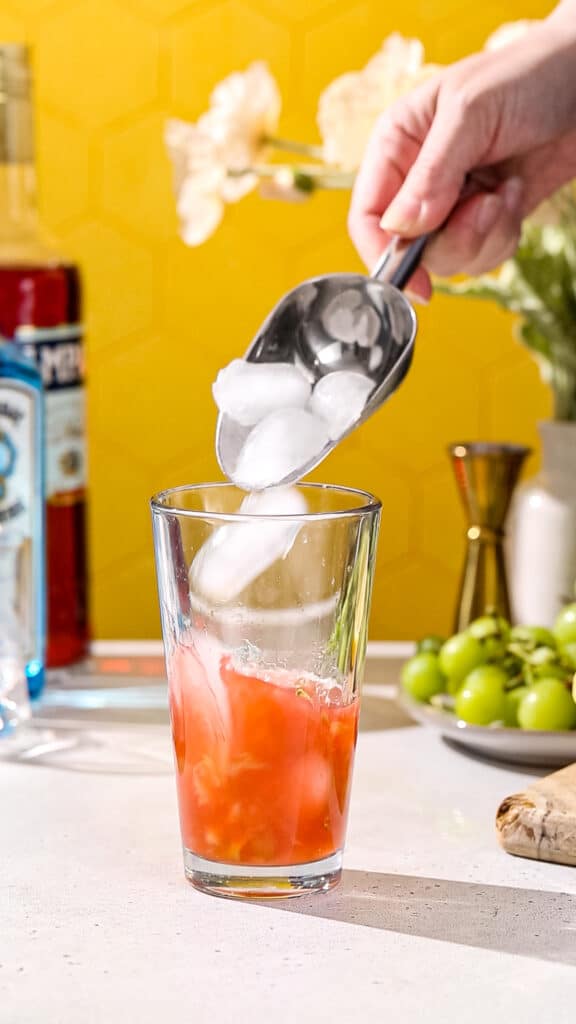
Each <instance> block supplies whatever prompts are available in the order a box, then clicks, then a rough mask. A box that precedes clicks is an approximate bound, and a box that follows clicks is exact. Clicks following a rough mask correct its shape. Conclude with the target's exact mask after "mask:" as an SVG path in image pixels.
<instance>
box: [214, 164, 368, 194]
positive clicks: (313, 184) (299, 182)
mask: <svg viewBox="0 0 576 1024" xmlns="http://www.w3.org/2000/svg"><path fill="white" fill-rule="evenodd" d="M281 172H288V174H290V175H291V176H292V179H293V182H294V187H295V188H299V189H300V190H301V191H302V192H315V191H316V190H317V189H326V190H336V189H345V190H348V189H350V188H351V187H352V185H353V183H354V175H353V174H350V173H349V172H348V171H337V170H331V169H330V168H328V169H327V170H326V168H324V167H314V166H312V167H309V166H306V167H298V166H297V165H292V164H254V165H253V166H252V167H241V168H239V169H238V170H233V169H232V168H230V169H228V171H227V172H226V173H227V175H228V177H229V178H243V177H244V175H246V174H255V175H256V177H258V178H276V177H277V176H278V174H280V173H281Z"/></svg>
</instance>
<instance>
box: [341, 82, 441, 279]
mask: <svg viewBox="0 0 576 1024" xmlns="http://www.w3.org/2000/svg"><path fill="white" fill-rule="evenodd" d="M434 95H435V86H434V87H433V85H432V82H427V83H425V84H424V85H423V86H422V87H420V88H419V89H417V90H415V92H414V93H412V94H411V96H410V97H407V98H406V99H404V100H400V101H399V102H398V103H396V104H394V105H393V106H392V107H390V108H389V110H388V111H387V112H386V113H385V114H383V115H382V116H381V117H380V118H379V119H378V121H377V123H376V125H375V128H374V131H373V132H372V135H371V137H370V140H369V142H368V145H367V147H366V152H365V154H364V158H363V160H362V165H361V167H360V170H359V171H358V174H357V176H356V181H355V184H354V190H353V192H352V201H351V204H350V212H349V216H348V230H349V232H350V237H351V239H352V241H353V242H354V245H355V246H356V249H357V250H358V253H359V254H360V256H361V258H362V259H363V261H364V263H365V264H366V266H367V267H368V268H369V269H371V268H372V267H373V266H374V264H375V263H376V261H377V259H378V257H379V256H380V254H381V252H382V249H383V247H384V246H385V245H386V243H387V241H388V239H389V234H387V233H384V232H383V231H382V229H381V227H380V219H381V217H382V214H383V212H384V210H386V208H387V207H388V206H389V204H390V203H391V202H392V200H393V198H394V196H395V195H396V193H397V192H398V191H399V189H400V188H401V187H402V183H403V182H404V180H405V178H406V175H407V174H408V172H409V170H410V167H411V166H412V165H413V163H414V161H415V160H416V159H417V156H418V153H419V151H420V148H421V145H422V142H423V141H424V139H425V137H426V134H427V132H428V130H429V124H430V121H431V118H432V116H433V110H434V102H435V100H434Z"/></svg>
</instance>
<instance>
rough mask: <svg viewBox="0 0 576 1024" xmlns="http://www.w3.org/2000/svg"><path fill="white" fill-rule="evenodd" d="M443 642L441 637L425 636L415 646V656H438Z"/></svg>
mask: <svg viewBox="0 0 576 1024" xmlns="http://www.w3.org/2000/svg"><path fill="white" fill-rule="evenodd" d="M443 643H444V640H443V639H442V637H441V636H425V637H422V640H419V641H418V643H417V644H416V653H417V654H438V652H439V650H440V648H441V647H442V644H443Z"/></svg>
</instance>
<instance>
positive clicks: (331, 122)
mask: <svg viewBox="0 0 576 1024" xmlns="http://www.w3.org/2000/svg"><path fill="white" fill-rule="evenodd" d="M423 60H424V49H423V47H422V44H421V43H420V42H419V40H418V39H404V38H403V37H402V36H401V35H399V34H398V33H397V32H396V33H393V34H392V35H391V36H389V37H388V38H387V39H385V40H384V43H383V44H382V47H381V49H380V50H379V51H378V53H376V54H375V55H374V57H372V58H371V59H370V60H369V61H368V64H367V65H366V67H365V68H363V69H362V70H361V71H355V72H349V73H348V74H345V75H341V76H340V77H339V78H336V79H335V80H334V81H333V82H332V83H331V84H330V85H329V86H328V87H327V88H326V89H325V90H324V92H323V93H322V94H321V96H320V100H319V104H318V127H319V129H320V134H321V136H322V140H323V152H324V159H325V161H326V163H330V164H336V165H337V166H339V167H341V168H343V169H344V170H354V169H356V168H357V167H358V166H359V164H360V162H361V160H362V156H363V153H364V149H365V148H366V144H367V142H368V138H369V136H370V133H371V131H372V128H373V126H374V123H375V121H376V120H377V118H378V116H379V115H380V114H381V113H382V111H383V110H385V109H386V107H388V106H390V104H391V103H393V102H394V101H395V100H396V99H398V97H399V96H401V95H402V94H403V93H405V92H408V91H409V90H410V89H412V88H414V87H415V86H416V85H418V84H419V83H420V82H421V81H422V80H423V79H424V78H427V77H428V76H429V75H432V74H434V73H435V72H436V70H437V68H436V67H435V66H434V65H431V64H430V65H426V64H423Z"/></svg>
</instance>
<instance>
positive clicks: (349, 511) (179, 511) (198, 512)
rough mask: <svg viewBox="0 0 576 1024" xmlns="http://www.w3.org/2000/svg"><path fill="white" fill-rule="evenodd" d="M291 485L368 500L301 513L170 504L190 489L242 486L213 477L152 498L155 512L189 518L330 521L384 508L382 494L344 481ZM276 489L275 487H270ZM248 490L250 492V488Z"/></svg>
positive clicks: (234, 520)
mask: <svg viewBox="0 0 576 1024" xmlns="http://www.w3.org/2000/svg"><path fill="white" fill-rule="evenodd" d="M290 486H291V487H298V488H299V489H301V490H315V491H340V492H341V493H343V494H348V495H355V496H357V497H358V498H364V499H366V501H365V504H363V505H357V506H354V507H353V508H343V509H337V510H335V511H330V512H298V513H289V512H288V513H270V512H268V513H262V512H209V511H207V510H204V509H190V508H180V507H177V506H174V505H167V504H166V499H167V498H168V497H170V496H173V495H176V494H182V493H184V492H190V491H202V490H212V491H215V490H218V489H220V488H228V489H230V488H233V489H235V490H237V491H240V488H239V487H236V485H235V484H233V483H230V482H229V481H209V482H206V483H200V484H181V485H180V486H179V487H167V488H166V489H165V490H163V491H158V493H157V494H153V495H152V497H151V498H150V507H151V509H152V513H158V514H160V515H176V516H183V517H185V518H188V519H203V520H209V521H215V522H224V523H241V522H246V523H251V522H254V521H256V520H267V519H270V520H275V521H278V520H294V519H296V520H298V522H326V521H328V520H330V519H354V518H358V517H361V516H367V515H373V514H374V513H376V512H379V511H380V509H381V508H382V502H381V501H380V498H377V497H376V496H375V495H374V494H371V493H370V491H363V490H361V489H360V488H359V487H345V486H344V485H342V484H322V483H305V482H298V483H296V484H291V485H290ZM270 490H272V488H270ZM246 493H248V492H246Z"/></svg>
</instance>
